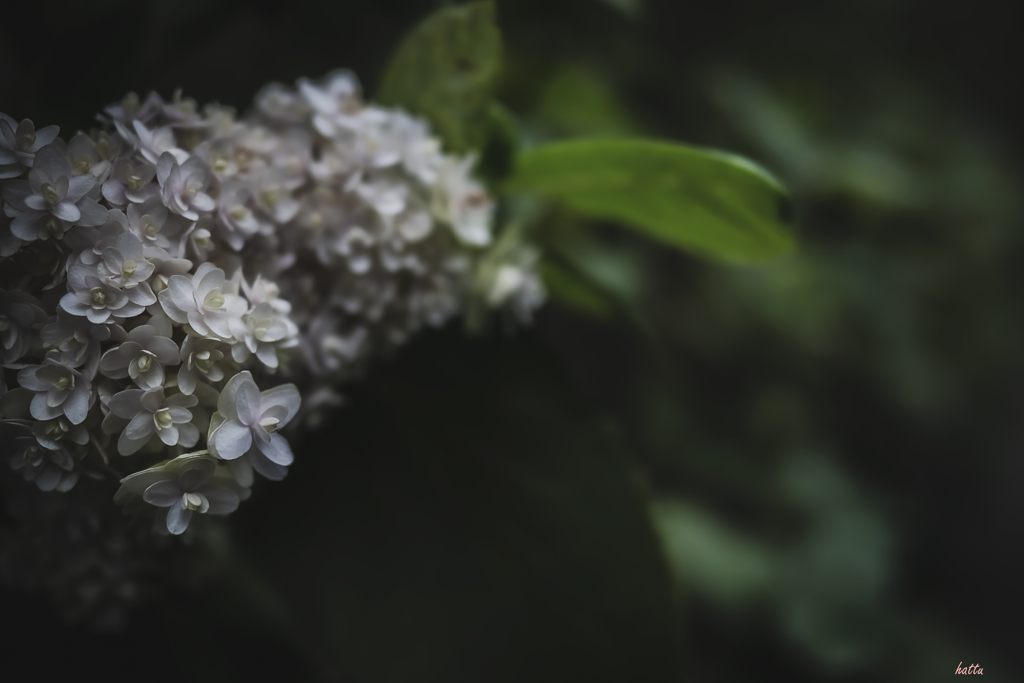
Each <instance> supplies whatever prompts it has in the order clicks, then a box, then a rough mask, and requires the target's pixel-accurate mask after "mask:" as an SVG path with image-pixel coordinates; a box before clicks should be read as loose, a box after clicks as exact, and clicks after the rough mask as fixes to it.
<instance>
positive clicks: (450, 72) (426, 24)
mask: <svg viewBox="0 0 1024 683" xmlns="http://www.w3.org/2000/svg"><path fill="white" fill-rule="evenodd" d="M494 17H495V11H494V3H493V2H474V3H471V4H468V5H462V6H460V7H446V8H444V9H442V10H439V11H437V12H435V13H434V14H431V15H430V16H429V17H427V18H426V19H425V20H424V21H423V22H422V23H421V24H420V25H419V26H417V27H416V28H415V29H413V31H412V32H411V33H410V34H409V35H408V36H407V37H406V38H405V40H404V41H403V42H402V44H401V45H400V46H399V48H398V51H397V52H396V53H395V56H394V57H393V58H392V60H391V63H390V64H389V65H388V67H387V69H386V70H385V72H384V77H383V79H382V80H381V84H380V89H379V92H378V93H377V100H378V102H380V103H381V104H384V105H388V106H394V107H401V108H403V109H406V110H408V111H409V112H411V113H413V114H417V115H419V116H423V117H425V118H426V119H428V120H429V121H430V123H431V125H432V126H433V127H434V130H435V131H436V132H437V133H438V134H439V135H440V136H441V137H442V138H443V139H444V141H445V143H446V146H447V148H448V149H449V150H451V151H453V152H466V151H468V150H471V149H479V148H480V147H482V146H483V143H484V141H485V138H486V135H487V129H488V123H489V122H488V110H489V106H490V102H491V94H492V92H493V90H494V83H495V80H496V78H497V75H498V72H499V70H500V68H501V33H500V31H499V30H498V27H497V24H496V23H495V18H494Z"/></svg>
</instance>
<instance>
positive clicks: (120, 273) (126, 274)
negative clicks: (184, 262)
mask: <svg viewBox="0 0 1024 683" xmlns="http://www.w3.org/2000/svg"><path fill="white" fill-rule="evenodd" d="M98 274H99V275H100V276H102V277H104V278H106V279H107V281H108V282H111V283H113V284H115V285H117V286H118V287H120V288H121V289H131V288H132V287H141V288H142V291H143V292H146V291H147V290H148V294H147V296H146V298H147V299H148V298H152V299H153V300H152V301H150V302H149V303H156V297H155V295H154V294H153V292H152V290H151V289H150V287H149V285H148V284H147V283H146V280H148V279H149V276H150V275H152V274H153V264H152V263H150V262H149V261H148V260H147V259H146V257H145V256H143V251H142V242H140V241H139V238H138V237H136V236H135V235H133V234H132V233H130V232H126V233H122V234H120V235H118V236H117V240H116V241H115V242H114V244H113V246H110V247H107V248H106V249H104V250H103V260H102V261H101V262H100V263H99V265H98ZM140 303H141V302H140ZM145 305H147V306H148V305H149V304H145Z"/></svg>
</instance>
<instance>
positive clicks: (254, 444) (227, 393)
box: [207, 371, 300, 486]
mask: <svg viewBox="0 0 1024 683" xmlns="http://www.w3.org/2000/svg"><path fill="white" fill-rule="evenodd" d="M299 403H300V398H299V391H298V389H296V388H295V385H294V384H282V385H280V386H277V387H274V388H273V389H268V390H266V391H264V392H262V393H261V392H260V390H259V387H257V386H256V382H254V381H253V379H252V374H251V373H249V372H248V371H243V372H240V373H238V374H237V375H235V376H234V377H232V378H231V379H230V380H228V383H227V384H226V385H225V386H224V389H223V390H222V391H221V393H220V398H219V399H218V400H217V412H216V413H214V414H213V417H212V418H211V419H210V435H209V437H208V439H207V443H208V447H209V449H210V453H211V454H213V455H215V456H217V457H218V458H220V459H221V460H227V461H228V465H229V467H230V468H231V471H232V472H233V473H234V475H235V478H236V479H238V482H239V483H240V484H242V485H243V486H249V485H250V484H251V483H252V480H253V470H254V469H255V470H256V471H257V472H259V473H260V474H262V475H263V476H264V477H266V478H267V479H274V480H280V479H283V478H284V476H285V475H286V474H287V473H288V465H291V464H292V461H293V460H294V456H293V455H292V449H291V447H290V446H289V445H288V442H287V441H286V440H285V438H284V437H283V436H281V435H280V434H279V433H278V430H279V429H280V428H281V427H284V426H285V425H286V424H288V422H290V421H291V419H292V418H293V417H295V413H297V412H298V410H299Z"/></svg>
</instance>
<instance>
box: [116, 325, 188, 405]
mask: <svg viewBox="0 0 1024 683" xmlns="http://www.w3.org/2000/svg"><path fill="white" fill-rule="evenodd" d="M161 332H163V333H164V334H161ZM169 336H170V329H166V330H159V329H158V328H157V326H155V325H140V326H138V327H136V328H135V329H133V330H132V331H131V332H129V333H128V338H127V339H126V340H125V341H124V342H122V343H121V344H119V345H118V346H115V347H113V348H111V349H110V350H108V351H107V352H106V353H104V354H103V358H102V359H101V360H100V372H102V373H103V374H104V375H106V376H107V377H110V378H111V379H124V378H125V377H131V378H132V379H133V380H134V381H135V383H136V384H137V385H139V387H141V388H142V389H146V390H149V389H158V388H160V387H162V386H163V385H164V366H167V365H175V364H176V363H177V362H178V345H177V344H175V343H174V341H172V340H171V339H170V338H169ZM187 393H192V392H187Z"/></svg>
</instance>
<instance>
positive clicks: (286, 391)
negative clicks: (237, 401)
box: [260, 384, 302, 427]
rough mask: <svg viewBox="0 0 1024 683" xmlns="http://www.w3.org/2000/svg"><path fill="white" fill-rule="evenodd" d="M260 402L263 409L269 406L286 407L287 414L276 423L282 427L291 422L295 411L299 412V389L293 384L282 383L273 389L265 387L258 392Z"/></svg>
mask: <svg viewBox="0 0 1024 683" xmlns="http://www.w3.org/2000/svg"><path fill="white" fill-rule="evenodd" d="M260 403H261V406H262V408H263V410H264V411H266V410H267V408H269V407H270V406H284V408H285V409H287V411H288V414H287V415H286V416H285V417H284V418H283V419H282V420H281V422H280V424H279V425H278V426H279V427H283V426H285V425H286V424H288V423H289V422H291V420H292V418H293V417H295V413H297V412H299V406H300V405H301V404H302V398H301V397H300V396H299V390H298V388H297V387H296V386H295V385H294V384H282V385H280V386H277V387H274V388H273V389H267V390H266V391H264V392H263V393H262V394H260Z"/></svg>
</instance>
